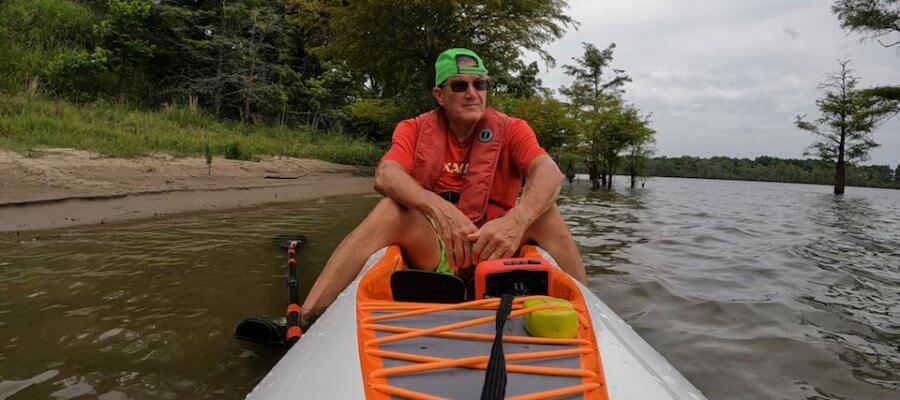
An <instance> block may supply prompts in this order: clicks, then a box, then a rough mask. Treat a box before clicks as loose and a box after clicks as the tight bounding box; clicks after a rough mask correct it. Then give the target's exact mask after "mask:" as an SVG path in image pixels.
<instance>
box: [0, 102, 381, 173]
mask: <svg viewBox="0 0 900 400" xmlns="http://www.w3.org/2000/svg"><path fill="white" fill-rule="evenodd" d="M207 144H208V146H209V149H210V151H211V153H212V154H214V155H221V156H224V157H226V158H231V159H240V160H254V159H258V158H259V157H260V156H266V155H272V156H276V155H280V156H290V157H301V158H315V159H320V160H325V161H331V162H336V163H341V164H353V165H373V164H375V163H376V162H377V160H378V158H379V157H380V156H381V154H382V152H383V150H382V149H380V148H379V147H378V146H376V145H375V144H373V143H370V142H367V141H365V140H363V139H359V138H355V137H352V136H349V135H344V134H336V133H325V132H320V133H317V134H312V133H311V132H310V131H309V130H307V129H304V128H288V127H278V126H262V125H250V126H244V125H241V124H240V123H237V122H227V121H226V122H223V121H218V120H216V119H214V118H212V117H211V116H209V115H206V114H205V113H203V112H202V111H199V110H196V109H192V108H191V107H188V106H169V107H164V108H163V109H162V110H160V111H141V110H134V109H130V108H128V106H124V105H121V104H116V103H109V102H97V103H93V104H86V105H78V104H72V103H68V102H65V101H61V100H50V99H46V98H42V97H39V96H27V95H6V94H3V93H0V148H3V149H8V150H14V151H18V152H27V151H29V150H31V149H35V148H41V147H70V148H75V149H81V150H89V151H95V152H97V153H100V154H102V155H106V156H112V157H138V156H143V155H148V154H150V153H168V154H173V155H176V156H188V155H203V154H204V147H205V145H207Z"/></svg>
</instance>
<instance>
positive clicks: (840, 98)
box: [794, 58, 900, 194]
mask: <svg viewBox="0 0 900 400" xmlns="http://www.w3.org/2000/svg"><path fill="white" fill-rule="evenodd" d="M838 64H839V65H840V69H839V70H838V71H837V72H834V73H830V74H828V75H827V76H826V78H825V81H824V82H822V84H820V85H819V87H820V88H821V89H823V90H824V91H825V92H824V95H823V97H822V98H820V99H818V100H816V106H817V107H818V108H819V112H820V115H819V117H818V118H817V119H816V120H815V121H809V120H807V119H806V116H797V118H796V120H795V121H794V124H795V125H796V126H797V128H799V129H801V130H804V131H807V132H810V133H812V134H814V135H816V136H817V137H818V140H817V141H816V142H814V143H813V144H811V145H810V146H809V147H808V148H807V149H806V151H805V152H804V155H809V156H815V157H818V158H819V159H821V160H823V161H825V162H828V163H834V164H835V166H836V169H835V171H836V178H835V194H841V193H843V192H844V182H845V177H844V163H849V164H853V163H855V162H859V161H866V160H868V159H869V152H870V151H871V150H872V149H874V148H876V147H878V144H877V143H875V140H874V139H873V138H872V134H873V132H874V131H875V129H877V128H878V126H880V125H881V124H882V123H883V122H884V121H886V120H887V119H889V118H891V117H893V116H894V115H896V114H897V112H898V110H900V102H898V101H897V100H895V99H891V96H892V95H894V94H895V93H896V92H895V91H894V90H893V89H892V88H873V89H867V90H859V89H857V88H856V86H857V85H858V82H859V80H858V79H857V78H856V77H855V76H853V75H852V72H853V71H852V70H850V68H849V67H848V65H849V64H850V59H849V58H846V59H843V60H839V61H838Z"/></svg>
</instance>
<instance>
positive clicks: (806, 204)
mask: <svg viewBox="0 0 900 400" xmlns="http://www.w3.org/2000/svg"><path fill="white" fill-rule="evenodd" d="M620 183H621V184H622V186H624V181H623V182H620ZM829 191H830V188H829V187H825V186H811V185H790V184H778V183H756V182H732V181H706V180H683V179H654V180H651V181H649V182H648V183H647V186H646V188H644V189H637V190H630V189H627V188H621V189H617V190H615V191H613V192H612V193H609V192H591V191H590V190H588V188H587V187H585V186H581V185H576V186H574V187H566V188H564V190H563V194H562V198H561V200H560V206H561V209H562V210H563V214H564V215H565V216H566V218H567V221H568V222H569V225H570V226H571V228H572V230H573V233H574V234H575V236H576V239H577V241H578V243H579V245H580V246H581V249H582V253H583V255H584V258H585V261H586V263H587V264H588V266H589V271H588V272H589V273H590V274H591V276H590V280H591V288H592V289H593V290H594V292H595V293H597V294H598V295H599V296H600V298H601V299H603V300H604V301H605V302H607V303H608V304H609V305H610V306H611V307H612V308H613V309H615V310H616V311H617V312H618V313H619V315H621V316H622V317H623V318H624V319H625V320H626V321H627V322H629V323H630V324H632V325H633V326H634V327H635V329H636V330H637V331H638V332H639V333H641V335H642V336H644V338H645V339H647V341H649V342H650V343H651V344H652V345H653V346H654V347H656V348H657V349H659V350H660V352H662V354H663V355H664V356H666V357H667V358H668V359H669V360H670V361H671V362H672V363H673V364H674V365H675V367H676V368H678V369H679V370H680V371H682V373H684V374H685V375H686V376H687V377H688V379H690V380H691V381H692V382H693V383H694V384H695V385H696V386H697V387H698V388H700V389H701V390H702V391H703V392H704V393H705V394H706V395H707V396H708V397H709V398H710V399H896V398H900V372H898V371H900V191H890V190H877V189H862V188H849V194H847V195H845V196H843V197H834V196H832V195H830V194H829ZM376 200H377V197H373V196H350V197H338V198H329V199H323V200H319V201H314V202H306V203H300V204H297V205H292V206H274V207H266V208H261V209H257V210H248V211H240V212H232V213H221V214H207V215H196V216H189V217H181V218H178V219H172V220H164V221H147V222H141V223H135V224H128V225H119V226H105V227H97V228H81V229H71V230H63V231H51V232H41V233H32V234H22V235H20V236H16V235H5V236H0V400H2V399H7V398H8V399H31V398H57V399H73V398H100V399H104V400H120V399H144V398H162V399H165V398H200V399H202V398H241V397H243V395H244V394H245V393H246V392H247V391H249V390H250V389H251V388H252V387H253V385H254V384H255V383H256V382H257V381H258V380H259V379H261V378H262V376H263V375H264V374H265V373H266V371H267V370H268V369H269V368H271V366H272V365H274V364H275V362H276V361H277V359H278V357H279V356H280V355H281V353H280V351H279V350H277V349H269V348H265V347H261V346H257V345H252V344H246V343H241V342H238V341H236V340H235V339H233V337H232V336H231V333H232V331H233V328H234V325H235V323H236V322H238V321H240V320H241V319H242V318H244V317H247V316H252V315H267V316H270V317H277V316H279V315H280V314H281V313H282V312H283V309H284V305H285V289H284V278H283V273H284V256H283V254H282V252H281V251H280V250H278V249H276V248H275V247H274V246H272V245H271V238H272V236H274V235H276V234H281V233H293V232H301V233H304V234H306V235H307V236H309V238H310V241H309V243H308V245H307V246H306V247H304V249H303V250H302V252H301V255H300V257H299V262H300V265H301V280H302V281H303V287H302V289H303V290H304V291H305V290H308V287H309V286H310V285H311V283H312V280H313V279H314V278H315V276H316V274H317V273H318V270H319V269H320V268H321V266H322V265H323V264H324V262H325V260H326V259H327V257H328V255H329V254H330V252H331V250H332V249H333V248H334V247H335V246H336V245H337V243H338V241H340V239H341V238H342V237H343V235H345V234H346V233H347V232H348V231H349V230H350V229H352V227H353V226H354V225H355V224H356V223H358V221H360V220H361V219H362V218H363V217H364V216H365V214H366V212H367V211H368V209H369V208H370V207H371V206H372V205H373V204H374V202H375V201H376ZM301 343H302V342H301Z"/></svg>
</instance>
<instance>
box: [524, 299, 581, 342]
mask: <svg viewBox="0 0 900 400" xmlns="http://www.w3.org/2000/svg"><path fill="white" fill-rule="evenodd" d="M523 306H524V307H525V308H526V309H528V308H533V307H540V306H557V307H560V309H558V310H539V311H534V312H530V313H528V314H525V318H524V320H525V330H526V331H528V334H529V335H531V336H534V337H544V338H557V339H572V338H574V337H576V336H578V314H577V313H576V312H575V309H574V308H573V307H572V303H569V302H568V301H567V300H563V299H557V298H553V297H541V298H533V299H527V300H525V301H524V302H523Z"/></svg>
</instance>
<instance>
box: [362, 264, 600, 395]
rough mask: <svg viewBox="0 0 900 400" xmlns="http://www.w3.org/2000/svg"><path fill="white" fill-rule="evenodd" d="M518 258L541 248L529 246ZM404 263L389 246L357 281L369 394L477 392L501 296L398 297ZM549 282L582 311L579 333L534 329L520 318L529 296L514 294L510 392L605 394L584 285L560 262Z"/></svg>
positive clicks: (508, 346)
mask: <svg viewBox="0 0 900 400" xmlns="http://www.w3.org/2000/svg"><path fill="white" fill-rule="evenodd" d="M520 257H528V258H541V255H540V253H539V252H538V251H537V249H536V248H534V247H532V246H525V247H523V248H522V251H521V253H520ZM406 268H407V266H406V264H405V263H404V261H403V257H402V254H401V252H400V250H399V248H398V247H396V246H391V247H388V249H387V251H386V253H385V255H384V256H383V257H382V258H381V260H380V261H379V262H378V263H376V264H375V265H374V266H373V267H372V268H371V269H369V270H368V271H367V272H366V273H365V274H364V275H363V276H362V278H361V280H360V282H359V287H358V289H357V292H356V319H357V324H356V327H357V338H358V346H359V356H360V366H361V372H362V379H363V384H364V392H365V395H366V398H367V399H391V398H406V399H471V398H479V397H480V394H481V388H482V385H483V381H484V370H485V368H486V367H487V363H488V357H489V354H490V350H491V344H492V341H493V339H494V334H495V331H494V318H495V314H496V308H497V306H498V304H499V299H484V300H474V301H466V302H462V303H456V304H437V303H417V302H415V303H414V302H398V301H394V300H393V295H392V293H391V285H390V277H391V274H393V273H394V272H395V271H398V270H403V269H406ZM548 283H549V285H550V293H552V294H553V296H554V297H557V298H562V299H565V300H568V301H569V302H570V303H572V305H573V306H574V308H575V310H576V312H577V313H578V318H579V326H578V336H577V337H576V338H574V339H552V338H536V337H531V336H529V335H528V333H527V332H526V331H525V328H524V326H523V323H522V315H524V314H525V313H526V311H525V310H522V302H523V301H524V300H525V299H526V298H527V297H519V298H516V300H515V302H514V304H513V311H512V313H511V314H510V316H509V321H508V322H507V323H506V326H505V328H504V337H503V342H504V345H503V348H504V352H505V354H506V361H507V363H506V366H507V377H508V383H507V389H506V395H507V398H508V399H516V400H526V399H531V400H537V399H601V400H607V399H608V395H607V390H606V383H605V380H604V376H603V369H602V367H601V365H602V363H601V358H600V352H599V350H598V347H597V340H596V337H595V334H594V332H595V331H594V328H593V326H592V325H591V324H592V323H591V318H590V316H589V314H588V311H587V306H586V305H585V301H584V298H583V297H582V295H581V291H580V290H579V289H578V287H577V285H576V283H575V282H574V281H573V280H572V278H571V277H570V276H569V275H568V274H566V273H565V272H562V271H561V270H558V269H555V270H553V273H552V274H551V275H550V279H549V282H548ZM544 307H546V308H548V309H551V308H553V307H554V306H544ZM536 310H537V309H536V308H533V309H529V310H528V312H531V311H536Z"/></svg>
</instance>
